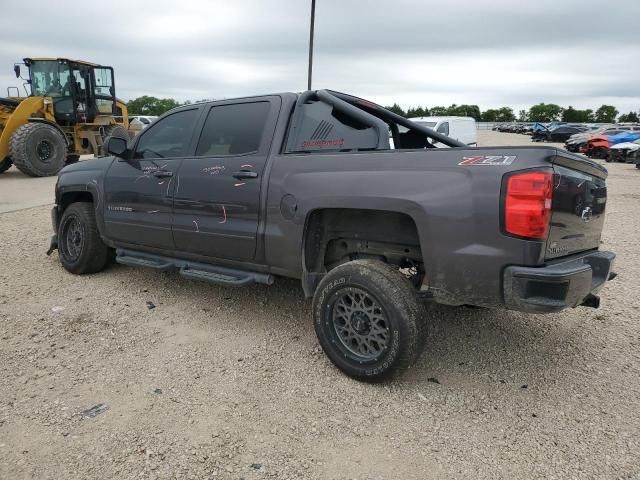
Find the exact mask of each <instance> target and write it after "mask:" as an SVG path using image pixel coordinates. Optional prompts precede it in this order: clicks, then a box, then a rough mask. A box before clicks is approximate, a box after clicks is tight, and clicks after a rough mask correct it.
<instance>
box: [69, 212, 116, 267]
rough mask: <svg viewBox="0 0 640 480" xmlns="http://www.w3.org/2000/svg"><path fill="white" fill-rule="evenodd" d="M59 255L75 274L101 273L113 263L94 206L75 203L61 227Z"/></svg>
mask: <svg viewBox="0 0 640 480" xmlns="http://www.w3.org/2000/svg"><path fill="white" fill-rule="evenodd" d="M58 254H59V256H60V262H61V263H62V266H63V267H64V268H65V269H66V270H67V271H69V272H71V273H76V274H83V273H95V272H99V271H101V270H102V269H104V267H105V266H106V265H107V263H108V262H109V247H107V246H106V245H105V244H104V242H103V241H102V239H101V238H100V233H99V232H98V226H97V224H96V216H95V212H94V210H93V204H92V203H86V202H79V203H72V204H71V205H70V206H69V207H67V209H66V210H65V211H64V213H63V214H62V218H61V219H60V224H59V225H58Z"/></svg>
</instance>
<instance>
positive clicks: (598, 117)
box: [127, 95, 640, 123]
mask: <svg viewBox="0 0 640 480" xmlns="http://www.w3.org/2000/svg"><path fill="white" fill-rule="evenodd" d="M198 101H199V102H201V101H206V99H203V100H198ZM191 103H195V102H191V101H189V100H187V101H186V102H182V103H181V102H178V101H177V100H174V99H173V98H157V97H152V96H148V95H144V96H142V97H138V98H135V99H133V100H130V101H129V102H127V109H128V111H129V115H154V116H157V115H162V114H163V113H165V112H167V111H169V110H171V109H172V108H175V107H178V106H180V105H188V104H191ZM385 108H387V109H388V110H391V111H392V112H394V113H397V114H398V115H402V116H403V117H407V118H413V117H444V116H456V117H473V118H475V120H476V121H478V122H514V121H516V120H517V121H520V122H552V121H554V120H557V121H563V122H571V123H591V122H600V123H613V122H615V121H616V117H617V118H618V121H619V122H640V118H639V116H638V112H629V113H626V114H623V115H620V116H619V117H618V113H619V112H618V110H617V109H616V107H614V106H612V105H602V106H601V107H600V108H598V109H597V110H595V111H594V110H591V109H586V110H579V109H576V108H573V107H572V106H568V107H567V108H564V107H561V106H560V105H556V104H554V103H538V104H537V105H533V106H532V107H531V108H530V109H529V110H520V111H519V112H518V115H517V116H516V114H515V113H514V111H513V109H512V108H511V107H501V108H490V109H488V110H485V111H481V110H480V107H478V105H456V104H453V105H451V106H449V107H439V106H436V107H431V108H428V107H410V108H408V109H407V110H404V109H403V108H402V107H400V105H398V104H397V103H394V104H393V105H391V106H390V107H385Z"/></svg>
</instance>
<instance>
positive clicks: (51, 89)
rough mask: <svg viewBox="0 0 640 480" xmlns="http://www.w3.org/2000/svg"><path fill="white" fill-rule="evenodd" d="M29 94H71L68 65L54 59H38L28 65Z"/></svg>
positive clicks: (43, 95)
mask: <svg viewBox="0 0 640 480" xmlns="http://www.w3.org/2000/svg"><path fill="white" fill-rule="evenodd" d="M29 70H30V72H31V95H32V96H34V97H68V96H70V95H71V84H70V82H69V76H70V72H69V65H67V64H65V63H59V62H57V61H56V60H39V61H35V62H32V63H31V65H29Z"/></svg>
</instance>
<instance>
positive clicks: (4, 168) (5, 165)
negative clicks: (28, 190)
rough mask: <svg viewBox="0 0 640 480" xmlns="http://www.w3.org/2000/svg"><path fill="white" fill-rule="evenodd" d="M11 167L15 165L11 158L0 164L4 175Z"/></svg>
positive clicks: (0, 171)
mask: <svg viewBox="0 0 640 480" xmlns="http://www.w3.org/2000/svg"><path fill="white" fill-rule="evenodd" d="M11 165H13V162H12V161H11V158H9V157H7V158H5V159H4V160H2V161H1V162H0V173H4V172H6V171H7V170H9V169H10V168H11Z"/></svg>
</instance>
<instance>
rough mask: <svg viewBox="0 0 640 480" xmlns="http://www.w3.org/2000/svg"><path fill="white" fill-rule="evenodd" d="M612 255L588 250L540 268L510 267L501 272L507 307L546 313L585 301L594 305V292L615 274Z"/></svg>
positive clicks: (589, 304) (596, 302) (595, 299)
mask: <svg viewBox="0 0 640 480" xmlns="http://www.w3.org/2000/svg"><path fill="white" fill-rule="evenodd" d="M615 257H616V256H615V254H614V253H611V252H600V251H595V252H590V253H586V254H580V255H577V256H573V257H570V258H566V259H561V260H557V261H554V262H550V263H548V264H547V265H546V266H544V267H517V266H510V267H507V268H506V269H505V271H504V278H503V282H504V283H503V295H504V302H505V305H506V307H507V308H509V309H512V310H520V311H523V312H531V313H549V312H557V311H560V310H564V309H565V308H570V307H577V306H578V305H582V304H585V305H587V306H593V307H596V306H597V305H598V298H597V297H596V296H595V294H596V293H597V292H598V291H599V290H600V289H601V288H602V287H603V286H604V284H605V283H606V282H607V280H609V279H610V278H613V277H614V276H615V274H613V273H612V269H613V264H614V260H615Z"/></svg>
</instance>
